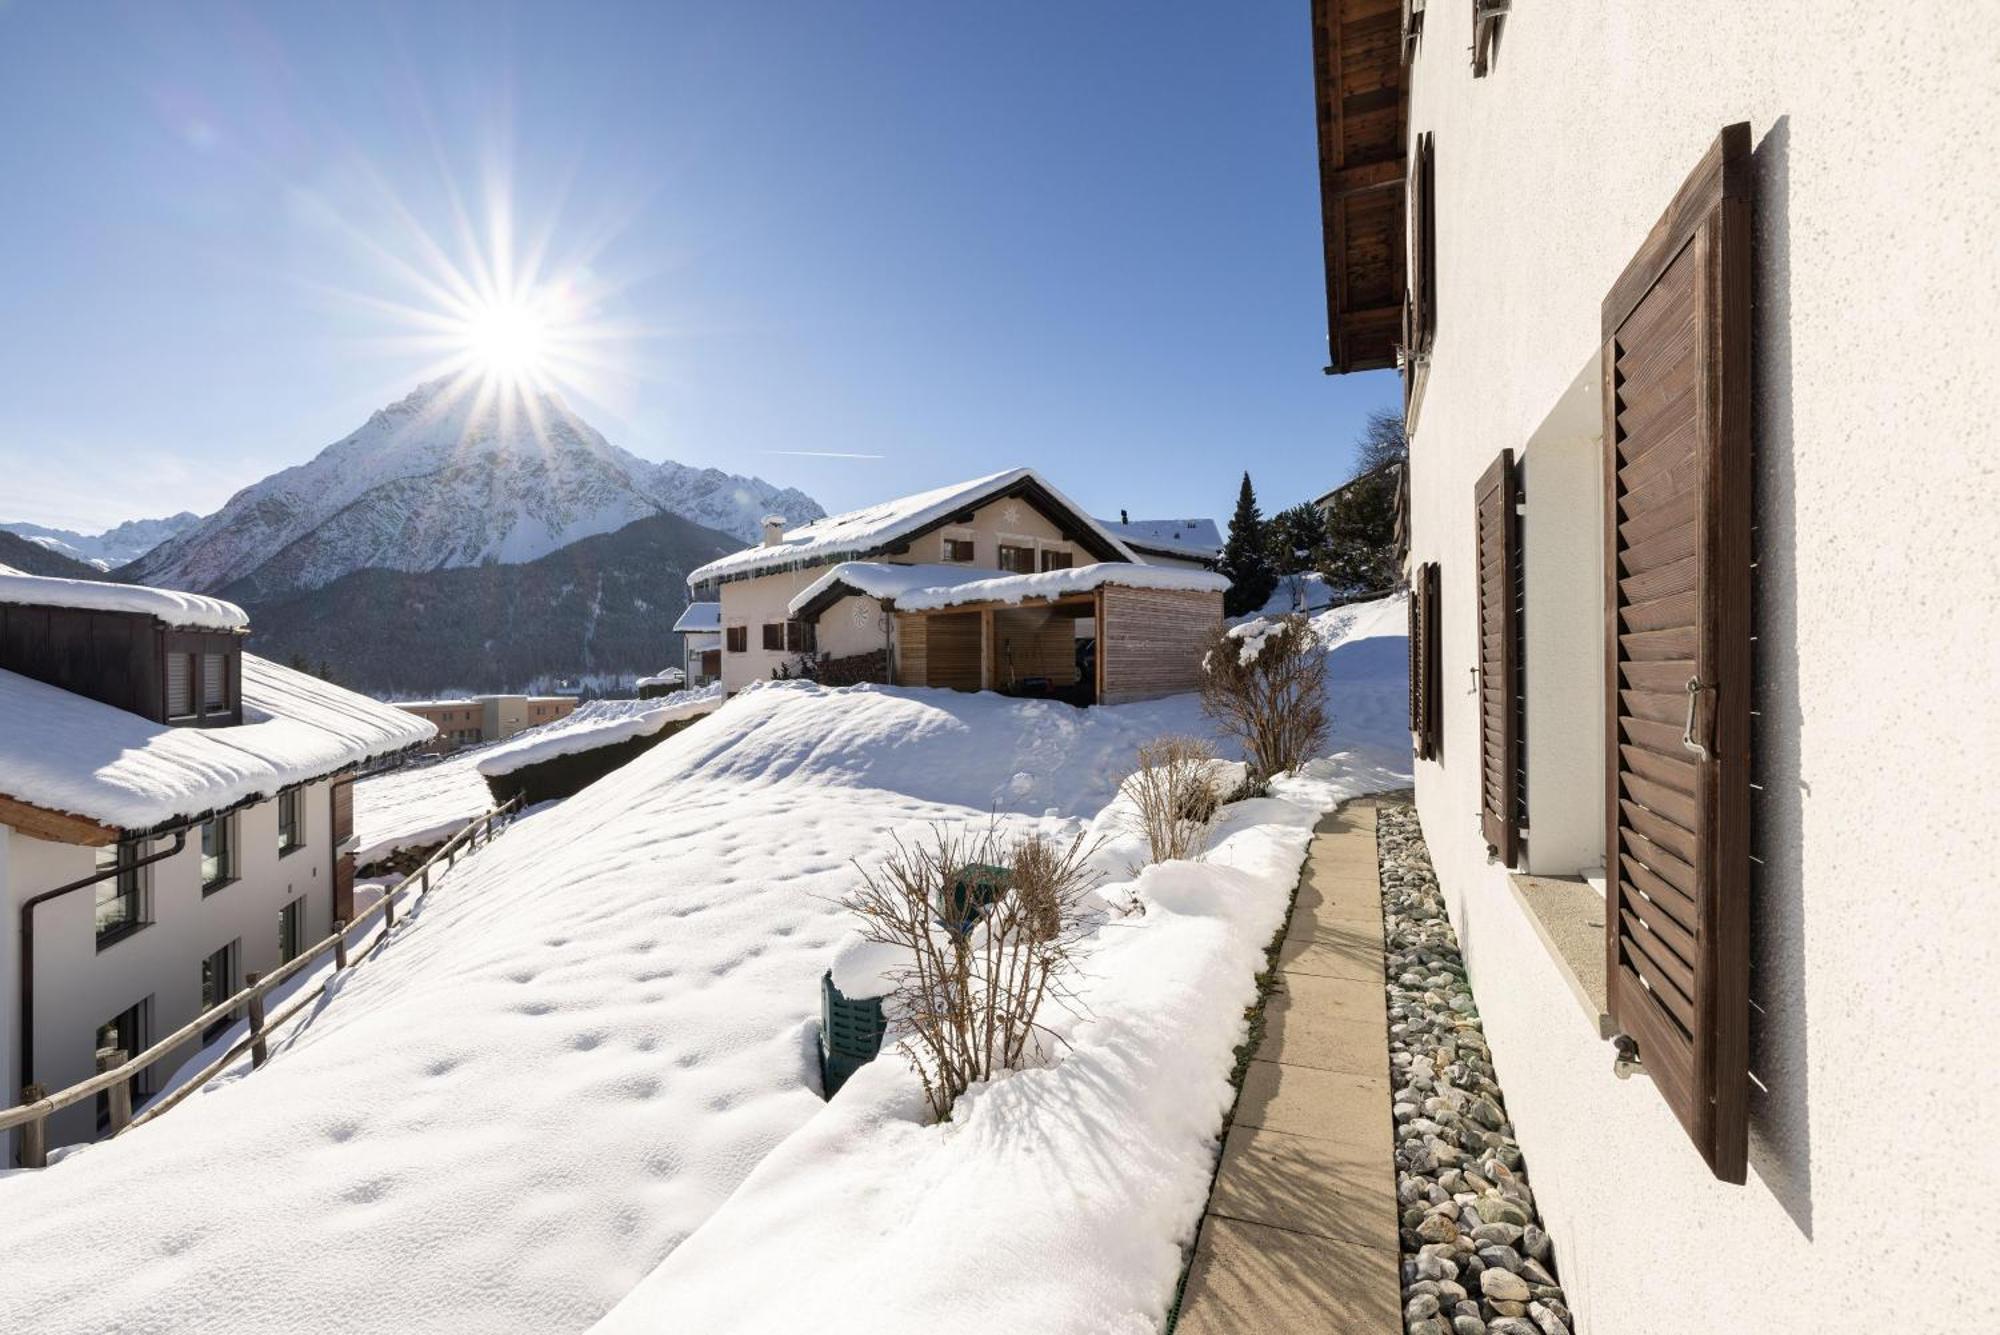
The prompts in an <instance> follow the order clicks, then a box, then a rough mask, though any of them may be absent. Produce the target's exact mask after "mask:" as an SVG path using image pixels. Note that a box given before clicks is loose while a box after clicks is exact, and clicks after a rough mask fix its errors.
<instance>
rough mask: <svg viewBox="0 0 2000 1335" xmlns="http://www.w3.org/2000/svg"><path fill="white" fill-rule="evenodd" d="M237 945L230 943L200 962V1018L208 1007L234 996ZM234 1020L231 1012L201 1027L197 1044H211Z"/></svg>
mask: <svg viewBox="0 0 2000 1335" xmlns="http://www.w3.org/2000/svg"><path fill="white" fill-rule="evenodd" d="M237 945H238V943H237V942H235V941H231V942H230V943H229V944H228V945H226V946H224V947H223V948H222V949H220V950H218V951H215V952H213V953H212V954H210V955H209V956H208V957H207V958H206V959H204V960H202V962H201V1009H202V1013H203V1014H206V1013H207V1012H208V1010H209V1008H210V1007H213V1006H220V1005H221V1004H222V1003H223V1002H225V1001H227V1000H229V998H231V997H233V996H235V995H236V953H237V951H236V948H237ZM235 1019H236V1013H235V1012H234V1011H230V1012H229V1013H227V1014H224V1015H218V1016H216V1017H215V1018H214V1019H213V1020H210V1021H209V1022H208V1023H207V1024H205V1025H203V1026H202V1030H201V1041H202V1042H203V1043H213V1042H214V1041H215V1038H216V1035H218V1034H220V1033H221V1032H222V1031H223V1030H225V1029H227V1028H229V1026H230V1023H231V1022H232V1021H234V1020H235Z"/></svg>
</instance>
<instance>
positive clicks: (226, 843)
mask: <svg viewBox="0 0 2000 1335" xmlns="http://www.w3.org/2000/svg"><path fill="white" fill-rule="evenodd" d="M211 829H213V830H216V831H218V832H220V834H221V835H222V841H221V842H222V852H221V855H220V857H219V859H218V861H219V863H220V867H219V871H220V874H219V875H216V876H213V877H211V876H210V875H209V874H208V861H209V858H210V857H211V854H210V853H209V851H208V844H209V839H208V832H209V831H210V830H211ZM198 851H199V853H200V868H201V892H202V894H204V895H212V894H214V893H215V892H216V891H217V890H220V889H222V888H223V887H224V886H226V885H229V884H231V883H232V882H234V881H236V880H238V879H240V878H239V877H238V875H237V857H236V813H235V812H233V811H229V812H223V813H221V814H219V815H215V816H211V817H209V818H208V819H207V820H205V821H203V822H202V823H201V847H200V849H199V850H198Z"/></svg>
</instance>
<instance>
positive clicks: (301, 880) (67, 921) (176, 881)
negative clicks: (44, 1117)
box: [5, 780, 333, 1145]
mask: <svg viewBox="0 0 2000 1335" xmlns="http://www.w3.org/2000/svg"><path fill="white" fill-rule="evenodd" d="M302 800H303V813H304V816H305V842H304V844H303V845H302V846H301V847H299V848H298V849H297V850H295V851H293V852H291V853H288V854H286V855H285V856H283V857H280V856H279V855H278V808H277V803H276V801H274V800H273V801H265V802H261V803H258V804H257V805H256V806H252V807H248V808H246V809H244V810H242V811H240V812H238V813H237V815H236V820H237V831H236V838H237V851H236V858H237V862H236V866H237V879H236V880H235V881H234V882H232V883H231V884H228V885H225V886H223V887H222V888H220V889H218V890H216V891H215V892H213V893H212V894H207V895H204V894H203V893H202V890H201V843H200V836H199V831H198V830H190V831H189V833H188V842H187V847H185V848H184V849H182V850H181V851H180V852H179V853H177V854H175V855H174V856H173V857H171V858H167V859H165V860H163V861H161V862H157V863H155V864H153V865H152V866H151V867H150V868H147V869H145V871H144V872H142V875H147V876H148V877H149V882H148V918H149V919H150V922H149V925H148V926H146V927H145V928H143V929H141V930H139V931H137V932H133V933H132V934H130V935H129V936H126V937H124V938H122V939H120V940H118V941H115V942H113V943H112V944H110V945H108V946H106V947H105V948H104V949H103V950H98V949H97V948H96V933H95V930H94V927H93V921H94V918H93V904H94V902H95V899H94V894H93V891H92V889H91V888H89V887H86V888H84V889H81V890H76V891H73V892H71V893H70V894H68V895H64V896H62V897H61V898H59V899H53V900H50V901H48V902H47V903H45V904H43V905H41V906H40V907H39V908H37V909H36V910H35V1051H34V1063H35V1065H34V1071H33V1076H34V1079H35V1080H36V1081H37V1082H39V1083H40V1084H42V1085H44V1086H46V1087H47V1088H49V1089H51V1090H55V1089H60V1088H62V1087H64V1086H66V1085H71V1084H74V1083H76V1082H77V1081H79V1080H83V1079H86V1078H88V1077H89V1076H90V1075H92V1074H93V1073H94V1072H95V1070H96V1066H95V1048H94V1046H93V1044H94V1038H95V1031H96V1028H97V1026H98V1025H100V1024H102V1023H104V1022H105V1021H107V1020H109V1019H110V1018H111V1017H112V1016H114V1015H117V1014H119V1013H120V1012H122V1011H123V1010H125V1008H126V1007H128V1006H130V1005H132V1004H133V1003H134V1002H136V1001H140V1000H143V999H146V998H151V1015H150V1017H149V1025H150V1032H149V1033H148V1034H147V1036H146V1041H147V1042H149V1043H150V1042H153V1041H155V1040H157V1039H159V1038H160V1037H163V1036H164V1035H166V1034H168V1033H171V1032H172V1031H173V1030H175V1029H178V1028H179V1027H180V1026H181V1025H183V1024H186V1023H187V1022H188V1021H189V1020H192V1019H193V1018H194V1017H195V1016H196V1015H197V1014H198V1013H199V1012H200V1001H201V962H202V960H203V959H205V958H206V957H207V956H208V955H209V954H210V952H212V951H215V950H217V949H220V948H221V947H222V946H225V945H227V944H229V943H230V942H231V941H239V940H240V941H241V943H242V944H241V946H240V948H239V950H238V961H237V968H238V978H237V983H238V985H239V986H240V985H241V983H242V981H243V975H245V974H248V973H250V972H252V971H256V972H260V973H268V972H270V971H271V970H272V969H274V968H276V967H277V966H278V964H279V962H280V960H279V943H278V915H279V911H280V910H281V909H282V908H283V907H284V906H285V905H286V904H288V903H290V902H291V901H292V900H294V899H299V898H303V899H304V900H305V922H304V929H303V940H304V942H305V944H308V945H309V944H311V943H313V942H315V941H318V940H320V939H321V938H323V937H325V936H326V935H327V934H328V933H329V932H331V931H332V930H333V924H332V916H333V883H332V852H331V847H330V843H329V840H330V838H331V834H332V813H331V811H330V810H329V796H328V784H327V781H325V780H322V781H320V782H317V783H313V784H309V785H307V786H306V788H305V789H304V796H303V799H302ZM169 842H170V841H168V840H162V841H160V842H158V843H157V844H155V845H154V847H155V848H165V847H167V846H168V845H169ZM7 845H8V854H7V872H8V876H7V881H6V886H7V891H8V901H7V908H8V912H7V916H8V919H9V924H10V925H9V929H8V930H9V932H10V934H11V933H12V932H13V931H14V928H13V925H12V924H13V923H14V922H15V921H16V920H17V919H18V916H19V908H20V904H21V901H23V900H25V899H26V898H28V897H29V896H31V895H35V894H39V893H41V892H42V891H44V890H48V889H52V888H54V887H55V886H58V885H61V884H63V883H65V882H68V881H72V880H75V879H77V878H78V877H81V876H87V875H89V874H90V872H91V871H92V869H93V866H94V854H93V852H92V850H90V849H88V848H82V847H78V846H75V845H71V844H58V843H51V842H48V841H45V840H39V839H30V838H27V837H26V836H24V835H22V834H20V833H18V832H14V831H9V832H8V839H7ZM17 985H18V984H16V986H17ZM5 1004H6V1005H7V1006H8V1007H9V1008H11V1007H12V1006H13V1004H14V993H13V990H12V987H10V988H9V991H8V997H7V1001H6V1003H5ZM18 1023H19V1020H18V1017H17V1016H13V1015H11V1011H10V1018H9V1023H8V1026H7V1034H8V1039H7V1042H8V1049H9V1051H8V1067H7V1070H8V1085H9V1088H10V1093H18V1091H19V1087H20V1072H19V1069H18V1062H19V1056H20V1054H19V1053H18V1051H15V1050H14V1049H15V1043H14V1038H13V1035H14V1033H15V1028H16V1026H17V1025H18ZM188 1052H192V1049H191V1048H190V1049H188ZM185 1055H186V1053H183V1054H182V1057H185ZM179 1059H180V1058H176V1059H175V1060H179ZM171 1070H172V1061H169V1062H166V1063H162V1064H160V1065H158V1066H156V1067H155V1068H154V1071H153V1075H154V1078H155V1084H156V1086H157V1083H158V1081H160V1080H164V1079H165V1078H166V1076H167V1075H168V1074H169V1073H170V1072H171ZM9 1101H10V1102H11V1101H12V1100H11V1099H10V1100H9ZM94 1116H95V1113H94V1111H93V1109H92V1106H91V1104H90V1103H89V1102H88V1101H86V1102H85V1103H83V1104H80V1105H78V1107H76V1108H72V1109H67V1110H65V1111H64V1112H63V1113H61V1114H58V1115H57V1116H56V1117H54V1118H51V1119H50V1122H49V1143H50V1144H51V1145H59V1144H65V1143H68V1142H71V1141H75V1140H86V1139H89V1138H90V1137H91V1136H92V1135H93V1134H94V1126H95V1123H94V1121H93V1118H94Z"/></svg>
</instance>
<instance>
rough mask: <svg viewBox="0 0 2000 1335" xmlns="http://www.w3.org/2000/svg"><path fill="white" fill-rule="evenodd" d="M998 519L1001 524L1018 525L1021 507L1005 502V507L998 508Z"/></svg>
mask: <svg viewBox="0 0 2000 1335" xmlns="http://www.w3.org/2000/svg"><path fill="white" fill-rule="evenodd" d="M1000 519H1001V522H1002V523H1007V524H1018V523H1020V522H1021V507H1020V506H1018V505H1016V504H1015V503H1014V502H1012V501H1009V502H1007V503H1006V504H1005V505H1003V506H1001V507H1000Z"/></svg>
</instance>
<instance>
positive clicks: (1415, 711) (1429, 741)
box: [1410, 561, 1443, 760]
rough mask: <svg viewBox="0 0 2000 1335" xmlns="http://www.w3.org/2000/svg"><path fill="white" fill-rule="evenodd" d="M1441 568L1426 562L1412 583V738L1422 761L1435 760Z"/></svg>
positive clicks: (1412, 742) (1418, 757)
mask: <svg viewBox="0 0 2000 1335" xmlns="http://www.w3.org/2000/svg"><path fill="white" fill-rule="evenodd" d="M1439 583H1440V580H1439V577H1438V565H1437V562H1435V561H1426V562H1424V563H1423V564H1422V565H1420V566H1418V567H1417V576H1416V578H1415V579H1414V580H1412V581H1411V583H1410V739H1411V749H1412V750H1414V751H1415V752H1416V756H1417V759H1419V760H1436V759H1437V756H1438V733H1439V730H1440V729H1439V718H1438V708H1439V701H1438V695H1439V686H1440V685H1441V683H1442V680H1443V672H1442V669H1441V667H1440V664H1439V645H1438V586H1439Z"/></svg>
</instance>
